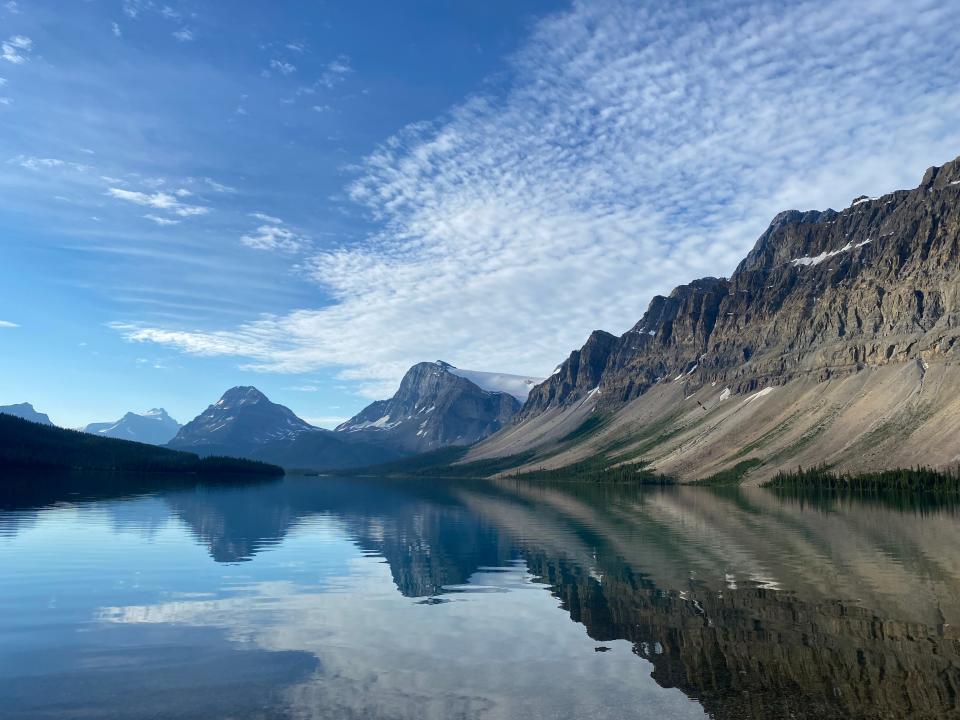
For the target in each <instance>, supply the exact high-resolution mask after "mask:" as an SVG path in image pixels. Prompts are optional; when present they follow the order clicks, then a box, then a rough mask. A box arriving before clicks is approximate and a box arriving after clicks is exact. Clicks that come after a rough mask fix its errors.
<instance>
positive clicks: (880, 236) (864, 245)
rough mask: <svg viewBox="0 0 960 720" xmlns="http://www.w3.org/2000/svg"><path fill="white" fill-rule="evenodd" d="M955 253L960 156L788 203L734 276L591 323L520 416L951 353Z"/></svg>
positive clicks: (958, 319)
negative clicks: (634, 313) (883, 183)
mask: <svg viewBox="0 0 960 720" xmlns="http://www.w3.org/2000/svg"><path fill="white" fill-rule="evenodd" d="M958 260H960V159H958V160H955V161H953V162H951V163H948V164H946V165H944V166H943V167H939V168H930V169H929V170H928V171H927V173H926V174H925V175H924V177H923V181H922V183H921V184H920V186H919V187H917V188H916V189H914V190H912V191H898V192H893V193H890V194H888V195H884V196H883V197H880V198H866V197H861V198H857V199H856V200H854V201H853V203H852V204H851V205H850V207H848V208H846V209H845V210H843V211H841V212H836V211H833V210H827V211H825V212H798V211H788V212H784V213H781V214H780V215H778V216H777V217H776V218H774V220H773V222H772V223H771V224H770V227H769V228H768V229H767V231H766V232H765V233H764V234H763V235H762V236H761V237H760V239H759V240H758V242H757V244H756V246H755V247H754V249H753V250H752V251H751V252H750V253H749V254H748V255H747V257H746V258H745V259H744V260H743V261H742V262H741V263H740V265H739V266H738V267H737V269H736V271H735V272H734V273H733V275H732V277H731V278H730V279H729V280H726V279H718V278H704V279H700V280H695V281H693V282H692V283H690V284H689V285H681V286H680V287H678V288H676V289H675V290H674V291H673V292H672V293H670V295H669V296H668V297H662V296H658V297H655V298H654V299H653V300H652V301H651V303H650V306H649V308H648V309H647V312H646V313H645V314H644V316H643V318H642V319H641V320H640V322H638V323H637V324H636V325H635V326H634V327H633V328H631V329H630V330H629V331H628V332H626V333H624V334H623V335H622V336H620V337H619V338H615V337H614V336H612V335H610V334H609V333H605V332H602V331H596V332H594V333H593V334H592V335H591V336H590V338H589V339H588V340H587V342H586V344H585V345H584V346H583V348H581V349H580V350H579V351H577V352H573V353H571V355H570V357H569V358H568V359H567V360H566V361H565V362H564V363H563V364H562V365H561V366H560V368H559V370H558V372H556V373H555V374H554V375H553V376H551V377H550V378H548V379H547V380H546V381H544V382H543V383H542V384H541V385H539V386H537V387H536V388H534V389H533V391H532V392H531V393H530V397H529V399H528V401H527V403H526V405H525V406H524V408H523V410H522V413H521V418H529V417H532V416H534V415H536V414H538V413H539V412H542V411H543V410H544V409H546V408H548V407H554V406H558V405H564V404H569V403H571V402H573V401H575V400H577V399H579V398H582V397H583V396H584V395H586V394H587V393H589V392H590V391H591V390H593V389H594V388H599V393H600V395H601V397H602V400H601V401H600V403H601V406H603V407H613V406H616V405H618V404H622V403H625V402H628V401H630V400H632V399H634V398H636V397H638V396H640V395H642V394H643V393H644V392H645V391H646V390H647V389H649V388H650V386H652V385H653V384H655V383H660V382H678V381H682V382H684V383H685V384H687V385H688V386H689V387H690V388H695V387H700V386H702V385H703V384H705V383H707V382H713V381H718V382H720V381H722V382H724V383H725V384H728V385H730V387H731V389H732V391H733V392H737V391H748V390H751V389H753V388H756V387H758V386H761V385H764V386H765V385H769V384H775V385H776V384H783V383H785V382H788V381H789V380H792V379H795V378H797V377H800V376H807V375H813V376H815V377H817V378H819V379H827V378H830V377H836V376H837V375H842V374H845V373H851V372H856V371H857V370H860V369H863V368H864V367H865V366H868V365H872V366H877V365H883V364H886V363H890V362H905V361H908V360H912V359H920V360H921V361H927V360H929V358H930V357H931V356H944V355H949V354H952V353H953V351H954V347H955V344H956V341H957V337H958V333H960V330H958V328H960V282H958V278H957V271H958V269H960V266H958Z"/></svg>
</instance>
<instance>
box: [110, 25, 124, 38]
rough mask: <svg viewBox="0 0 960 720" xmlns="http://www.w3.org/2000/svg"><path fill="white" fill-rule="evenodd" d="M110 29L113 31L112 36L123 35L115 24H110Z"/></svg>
mask: <svg viewBox="0 0 960 720" xmlns="http://www.w3.org/2000/svg"><path fill="white" fill-rule="evenodd" d="M110 29H111V30H112V31H113V34H114V35H115V36H116V37H120V36H121V35H122V34H123V33H122V32H121V31H120V26H119V25H118V24H117V23H111V24H110Z"/></svg>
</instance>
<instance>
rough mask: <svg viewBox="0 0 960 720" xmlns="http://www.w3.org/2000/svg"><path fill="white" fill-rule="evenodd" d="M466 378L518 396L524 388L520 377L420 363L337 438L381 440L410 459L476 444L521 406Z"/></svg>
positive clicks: (508, 396)
mask: <svg viewBox="0 0 960 720" xmlns="http://www.w3.org/2000/svg"><path fill="white" fill-rule="evenodd" d="M466 374H472V375H473V376H474V377H476V376H482V377H479V378H478V379H480V380H482V381H484V382H486V383H487V384H489V385H492V386H500V387H502V386H506V387H510V388H511V389H512V390H513V391H515V392H520V391H521V389H522V388H523V387H524V386H523V381H524V380H525V378H518V376H506V375H497V374H495V373H471V371H460V370H457V369H456V368H454V367H453V366H452V365H450V364H449V363H445V362H443V361H442V360H438V361H436V362H432V363H431V362H422V363H417V364H416V365H414V366H413V367H411V368H410V369H409V370H408V371H407V373H406V375H404V377H403V380H401V382H400V388H399V389H398V390H397V392H396V394H394V396H393V397H392V398H390V399H389V400H378V401H376V402H374V403H371V404H370V405H368V406H367V407H366V408H364V409H363V410H362V411H361V412H360V413H358V414H357V415H355V416H354V417H352V418H350V419H349V420H348V421H347V422H345V423H343V424H341V425H339V426H338V427H337V428H336V432H337V433H338V434H340V435H347V436H353V437H356V438H380V439H382V441H383V442H385V443H388V444H390V445H391V446H393V447H397V448H401V449H402V450H404V451H406V452H408V453H410V452H427V451H429V450H436V449H437V448H441V447H446V446H449V445H470V444H472V443H475V442H477V441H478V440H481V439H483V438H485V437H487V436H488V435H490V434H491V433H493V432H496V431H497V430H499V429H500V428H501V427H503V426H504V425H505V424H507V423H508V422H509V421H510V420H511V419H512V418H513V416H514V415H515V414H516V413H517V411H518V410H519V409H520V407H521V405H520V401H519V400H518V399H517V398H516V397H515V396H514V395H512V394H511V393H510V392H498V391H490V390H484V389H483V388H481V387H480V386H478V385H477V384H476V383H475V382H473V381H472V380H470V379H468V378H467V377H466V376H465V375H466Z"/></svg>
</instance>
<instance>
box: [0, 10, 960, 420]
mask: <svg viewBox="0 0 960 720" xmlns="http://www.w3.org/2000/svg"><path fill="white" fill-rule="evenodd" d="M951 5H952V3H944V2H942V1H938V2H932V1H929V0H911V2H909V3H904V2H902V1H899V0H898V1H896V2H895V1H893V0H872V1H870V2H854V1H851V2H844V3H836V2H828V1H826V0H810V1H799V2H791V3H782V2H780V1H779V0H777V1H776V2H761V1H746V0H745V1H742V2H741V1H739V0H721V1H717V2H710V3H706V2H683V1H678V2H675V3H669V4H668V3H661V2H652V1H651V2H641V1H639V0H634V1H633V2H619V1H617V0H589V2H572V3H571V2H548V1H546V0H544V1H543V2H533V1H531V2H510V1H509V0H503V1H496V0H494V1H488V2H484V3H467V2H440V1H439V0H437V1H434V2H429V1H421V0H418V2H407V3H404V2H396V1H395V0H394V1H392V2H373V1H371V2H365V3H347V2H312V3H305V2H282V1H273V2H269V3H266V2H255V1H254V0H237V1H236V2H231V3H223V2H215V1H214V0H210V1H209V2H203V1H201V0H191V1H189V2H176V1H174V0H169V2H154V1H153V0H85V1H83V2H73V3H63V2H57V1H54V0H0V197H2V201H0V405H2V404H8V403H14V402H24V401H28V402H31V403H33V404H34V406H35V407H36V408H37V409H38V410H40V411H42V412H46V413H48V414H50V416H51V418H52V419H53V420H54V422H57V423H58V424H61V425H64V426H68V427H76V426H80V425H83V424H85V423H88V422H93V421H107V420H113V419H116V418H118V417H120V416H121V415H123V413H125V412H126V411H128V410H134V411H137V410H143V409H147V408H151V407H164V408H166V409H167V410H168V411H169V412H170V413H171V414H172V415H173V416H174V417H175V418H177V419H178V420H180V421H181V422H186V421H187V420H190V419H191V418H192V417H194V416H195V415H196V414H198V413H199V412H201V411H202V410H203V409H204V408H205V407H206V406H207V405H209V404H210V403H213V402H215V401H216V399H217V398H218V397H219V396H220V395H221V394H222V392H223V391H224V390H226V389H227V388H229V387H231V386H234V385H256V386H257V387H258V388H260V389H261V390H263V391H264V392H265V393H266V394H267V395H268V396H270V397H271V399H273V400H274V401H276V402H281V403H283V404H285V405H287V406H289V407H290V408H292V409H293V410H294V411H295V412H296V413H297V414H298V415H300V416H301V417H304V418H305V419H307V420H309V421H311V422H315V423H317V424H319V425H323V426H327V427H331V426H333V425H335V424H336V423H337V422H339V421H340V420H342V419H345V418H347V417H349V416H351V415H353V414H354V413H355V412H357V411H359V410H360V409H361V408H362V407H363V406H364V405H366V404H367V403H368V402H370V400H372V399H377V398H383V397H388V396H389V395H391V394H392V393H393V391H394V390H395V388H396V385H397V383H398V381H399V379H400V377H401V376H402V374H403V372H404V371H405V370H406V368H407V367H409V366H410V365H412V364H414V363H415V362H419V361H422V360H435V359H443V360H445V361H447V362H450V363H452V364H454V365H456V366H459V367H463V368H469V369H473V370H484V371H497V372H513V373H518V374H525V375H531V376H546V375H548V374H549V373H550V372H551V371H552V369H553V368H554V367H555V366H556V365H557V364H558V363H559V362H561V361H562V360H563V359H564V358H565V357H566V356H567V354H568V353H569V352H570V351H571V350H572V349H574V348H577V347H579V346H580V345H581V344H582V343H583V341H584V340H585V339H586V337H587V336H588V335H589V333H590V332H591V331H592V330H594V329H597V328H603V329H606V330H609V331H611V332H616V333H621V332H623V331H625V330H626V329H628V328H629V327H630V326H631V325H632V324H633V323H635V322H636V320H638V319H639V318H640V316H641V315H642V314H643V311H644V310H645V308H646V306H647V304H648V302H649V300H650V298H651V297H652V296H653V295H655V294H663V293H667V292H669V291H670V289H671V288H672V287H674V286H676V285H678V284H681V283H684V282H688V281H690V280H691V279H693V278H696V277H702V276H706V275H715V276H728V275H729V274H730V273H731V272H732V271H733V269H734V268H735V267H736V264H737V262H738V261H739V260H740V258H742V257H743V255H745V254H746V252H747V251H748V250H749V249H750V248H751V247H752V245H753V243H754V242H755V240H756V238H757V237H758V236H759V235H760V234H761V233H762V232H763V230H764V228H765V227H766V226H767V225H768V224H769V222H770V220H771V218H772V217H773V216H774V215H776V214H777V213H778V212H780V211H781V210H785V209H790V208H798V209H823V208H827V207H833V208H835V209H841V208H844V207H847V206H849V205H850V203H851V201H852V200H853V199H854V198H855V197H857V196H859V195H862V194H867V195H871V196H875V195H880V194H882V193H885V192H889V191H891V190H894V189H899V188H908V187H914V186H916V185H917V184H918V182H919V180H920V177H921V176H922V174H923V171H924V170H925V169H926V168H927V167H929V166H931V165H935V164H942V163H944V162H946V161H948V160H951V159H953V158H954V157H956V156H957V155H958V154H960V123H958V122H957V120H956V119H957V117H960V82H958V79H960V76H958V73H957V70H956V68H958V67H960V40H958V38H960V13H957V12H956V8H955V7H951Z"/></svg>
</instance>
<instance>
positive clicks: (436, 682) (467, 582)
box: [0, 478, 960, 719]
mask: <svg viewBox="0 0 960 720" xmlns="http://www.w3.org/2000/svg"><path fill="white" fill-rule="evenodd" d="M41 485H42V483H39V482H38V483H34V484H33V486H34V487H39V486H41ZM85 487H86V489H85V490H84V491H83V493H82V494H80V495H75V494H71V493H74V492H75V491H74V490H71V489H68V488H64V487H62V486H61V487H57V488H55V489H54V490H51V491H50V493H49V494H48V495H44V494H43V493H40V492H34V493H33V494H31V495H29V496H26V495H24V494H20V495H19V496H16V497H11V498H5V499H4V498H0V583H3V585H2V586H0V587H3V588H5V589H4V590H0V601H2V603H3V604H2V606H0V611H2V613H3V614H2V616H0V617H3V618H4V619H2V620H0V696H4V697H6V696H8V693H12V694H10V695H9V696H11V697H14V698H15V700H14V702H13V703H12V704H11V705H10V707H12V708H13V709H14V710H15V711H16V712H18V713H20V714H19V715H17V714H16V712H15V714H14V715H13V717H24V718H26V717H31V718H33V717H47V716H49V717H62V716H64V713H65V714H66V716H76V715H79V714H80V713H79V712H76V711H77V710H81V709H82V710H83V711H84V713H85V714H87V715H89V716H91V717H189V716H190V714H189V707H190V705H189V704H188V703H187V702H186V701H184V703H182V704H180V705H177V704H173V705H170V704H164V703H162V702H159V701H157V702H152V701H151V700H150V698H151V697H153V696H152V695H151V694H150V693H151V692H153V693H156V692H158V691H159V690H160V689H162V688H163V687H180V686H182V687H184V688H188V689H189V688H193V690H194V691H195V693H194V694H195V695H196V697H198V698H199V697H201V696H203V698H204V699H203V701H202V702H201V701H199V700H198V701H197V702H201V705H198V706H196V707H204V708H206V710H205V711H204V712H203V715H204V716H205V717H250V718H255V717H256V718H259V717H264V718H265V717H281V716H290V717H302V718H326V717H370V718H388V717H390V718H392V717H418V718H419V717H436V718H448V717H464V718H481V717H483V718H487V717H492V718H512V717H658V718H663V717H702V716H703V714H704V712H706V713H707V714H709V715H710V716H711V717H715V718H731V719H732V718H780V717H783V718H834V717H835V718H944V717H953V716H957V715H958V708H957V692H958V690H960V687H958V686H960V633H958V631H957V630H956V628H957V626H958V625H957V623H958V622H960V592H958V591H960V556H958V554H957V553H955V552H954V550H953V549H954V548H956V547H958V544H960V522H958V520H960V518H958V516H957V514H956V512H955V510H954V509H952V508H943V507H939V508H938V507H936V506H933V505H924V506H922V507H907V508H904V507H897V506H890V505H888V504H881V503H877V502H861V501H850V500H846V501H844V500H838V499H836V498H829V497H819V498H816V499H814V500H815V501H814V502H810V498H801V497H783V496H777V495H775V494H773V493H771V492H768V491H764V490H759V489H752V490H737V491H727V492H712V491H708V490H704V489H697V488H672V489H671V488H667V489H641V488H636V487H633V488H629V487H612V486H589V485H579V484H569V485H532V484H523V483H517V482H513V481H502V482H496V483H494V482H476V483H473V482H445V481H435V482H424V481H399V480H389V481H388V480H377V479H339V478H287V479H285V480H283V481H278V482H270V483H265V484H244V485H221V486H211V485H197V484H193V483H189V484H186V485H183V486H181V487H175V488H171V489H168V490H165V491H163V492H156V493H155V492H152V491H151V490H150V489H149V487H147V486H139V487H138V486H133V485H131V484H130V481H129V480H127V481H125V484H124V489H123V491H122V492H119V491H118V489H117V488H116V487H115V486H113V487H111V486H110V485H106V486H103V487H99V488H92V487H91V485H90V483H89V482H87V483H86V486H85ZM64 500H68V501H69V502H64ZM201 548H202V553H198V552H197V550H199V549H201ZM68 553H72V554H73V555H74V557H73V558H71V557H65V556H67V554H68ZM211 559H212V560H213V561H215V562H211ZM91 577H96V579H97V583H96V584H94V586H89V585H90V583H89V581H90V579H91ZM397 591H399V593H398V592H397ZM47 596H50V597H53V598H54V600H53V602H54V605H53V607H50V606H49V601H48V604H47V605H46V606H44V608H43V609H42V610H41V609H38V608H37V600H38V599H39V598H41V597H47ZM68 596H69V599H67V597H68ZM28 603H33V604H32V605H28ZM31 607H33V608H35V609H32V610H31V609H30V608H31ZM571 619H572V620H573V621H574V623H571V622H570V620H571ZM51 620H53V621H55V622H54V624H53V625H50V623H51ZM48 625H50V626H49V627H48ZM41 626H42V627H43V628H46V629H43V630H41V629H40V628H41ZM584 630H585V632H584ZM79 631H83V632H85V633H87V635H88V639H87V640H85V641H84V642H78V641H77V640H76V633H77V632H79ZM211 633H213V634H211ZM194 635H196V638H199V639H195V638H194ZM198 648H202V649H203V652H199V653H198V650H197V649H198ZM188 649H189V650H188ZM605 649H609V652H606V651H605V652H596V651H597V650H605ZM54 653H55V654H56V656H57V660H56V662H52V663H50V662H47V659H48V658H49V657H51V655H52V654H54ZM181 656H183V657H182V658H181ZM204 657H206V658H208V659H210V662H209V663H207V664H206V665H204V664H203V658H204ZM198 658H199V659H198ZM25 659H26V660H30V661H31V662H38V661H40V660H41V659H42V660H44V662H42V663H40V665H38V666H37V667H45V668H46V669H45V670H38V671H36V672H31V673H26V674H25V673H24V671H23V667H25V665H24V660H25ZM186 660H190V662H186V667H187V668H188V669H189V668H191V667H192V668H194V669H193V670H192V671H190V672H189V673H187V672H186V671H184V672H182V673H179V674H178V672H177V671H175V670H174V669H172V668H176V667H177V666H178V663H179V664H183V663H184V661H186ZM44 663H46V665H44ZM121 666H122V667H123V668H124V673H125V674H124V673H120V672H118V671H117V670H116V668H117V667H121ZM198 667H202V668H203V670H202V671H201V670H197V668H198ZM103 668H107V669H108V670H109V672H103V673H100V674H99V675H98V674H97V671H98V670H102V669H103ZM251 668H260V672H254V671H253V670H252V669H251ZM91 677H96V678H98V679H99V681H100V682H101V683H103V685H102V687H99V686H97V685H96V683H92V682H80V681H82V680H85V679H86V680H89V678H91ZM144 678H153V681H152V682H147V681H146V680H145V679H144ZM225 678H233V680H232V681H230V682H228V681H227V680H225ZM252 678H256V680H255V682H254V680H253V679H252ZM65 679H66V680H67V681H68V682H67V683H66V687H67V689H66V690H64V689H63V687H64V685H63V683H64V681H65ZM70 682H72V683H73V685H71V684H70ZM123 682H127V684H126V685H123V684H122V683H123ZM118 683H119V684H120V686H119V690H122V691H123V692H127V693H128V695H129V697H130V698H131V700H135V701H136V702H137V703H139V705H138V708H139V709H132V708H130V707H124V709H123V711H122V712H118V711H117V710H116V707H117V705H116V698H117V696H118ZM52 686H57V687H59V688H60V689H59V690H57V691H56V692H53V693H52V694H51V692H50V690H49V688H50V687H52ZM234 686H236V688H237V691H236V692H234V691H233V690H232V689H231V688H234ZM71 687H72V688H73V689H70V688H71ZM250 687H256V688H259V689H260V690H264V692H259V693H258V697H259V698H260V699H259V701H257V702H254V701H252V700H250V699H249V698H250V697H251V695H250V693H249V688H250ZM44 688H47V689H46V690H44ZM80 688H82V690H81V689H80ZM204 688H206V689H208V690H209V689H211V688H217V689H219V690H221V691H223V690H224V689H225V688H226V689H228V691H225V692H223V693H222V697H223V698H224V699H223V700H222V702H217V701H215V700H211V698H216V697H218V696H219V694H218V693H217V692H207V693H206V694H204V693H203V692H202V690H203V689H204ZM243 688H246V690H244V689H243ZM267 689H268V691H267ZM97 693H99V695H98V694H97ZM119 694H120V695H122V692H120V693H119ZM190 697H193V695H191V694H190V692H185V693H184V694H183V695H181V698H190ZM238 697H243V698H244V699H245V700H244V702H243V703H238V702H237V698H238ZM228 698H229V699H228ZM693 701H695V702H693ZM211 702H212V703H213V705H212V706H211ZM211 707H213V708H214V709H212V710H211ZM178 708H179V709H178ZM57 713H60V714H57ZM178 713H179V714H178ZM183 713H186V714H183Z"/></svg>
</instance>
